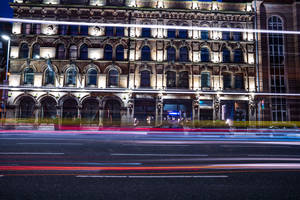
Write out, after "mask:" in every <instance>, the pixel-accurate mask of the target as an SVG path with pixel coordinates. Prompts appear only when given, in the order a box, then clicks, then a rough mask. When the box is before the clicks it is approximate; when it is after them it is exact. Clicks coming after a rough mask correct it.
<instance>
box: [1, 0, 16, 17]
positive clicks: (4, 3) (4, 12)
mask: <svg viewBox="0 0 300 200" xmlns="http://www.w3.org/2000/svg"><path fill="white" fill-rule="evenodd" d="M9 2H12V0H0V17H12V16H13V13H12V9H11V8H10V7H9V4H8V3H9Z"/></svg>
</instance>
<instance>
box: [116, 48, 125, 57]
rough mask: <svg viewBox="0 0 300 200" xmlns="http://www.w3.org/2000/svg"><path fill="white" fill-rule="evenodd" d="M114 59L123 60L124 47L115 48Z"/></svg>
mask: <svg viewBox="0 0 300 200" xmlns="http://www.w3.org/2000/svg"><path fill="white" fill-rule="evenodd" d="M116 59H117V60H124V47H123V46H122V45H119V46H117V48H116Z"/></svg>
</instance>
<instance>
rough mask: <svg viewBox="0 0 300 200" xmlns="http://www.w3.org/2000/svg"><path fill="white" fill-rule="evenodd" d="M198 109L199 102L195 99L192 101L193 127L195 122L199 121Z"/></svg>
mask: <svg viewBox="0 0 300 200" xmlns="http://www.w3.org/2000/svg"><path fill="white" fill-rule="evenodd" d="M199 116H200V107H199V100H198V99H196V100H194V101H193V124H194V125H195V122H197V121H199V119H200V117H199Z"/></svg>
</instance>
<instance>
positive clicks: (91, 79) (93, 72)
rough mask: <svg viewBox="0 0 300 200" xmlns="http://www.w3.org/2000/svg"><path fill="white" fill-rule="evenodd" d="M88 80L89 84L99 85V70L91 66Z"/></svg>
mask: <svg viewBox="0 0 300 200" xmlns="http://www.w3.org/2000/svg"><path fill="white" fill-rule="evenodd" d="M87 74H88V77H87V78H88V80H87V84H88V85H97V74H98V73H97V70H96V69H94V68H91V69H89V70H88V73H87Z"/></svg>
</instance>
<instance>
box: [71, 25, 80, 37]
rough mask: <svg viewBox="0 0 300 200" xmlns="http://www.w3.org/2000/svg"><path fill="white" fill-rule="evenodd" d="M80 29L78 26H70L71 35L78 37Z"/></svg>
mask: <svg viewBox="0 0 300 200" xmlns="http://www.w3.org/2000/svg"><path fill="white" fill-rule="evenodd" d="M78 29H79V27H78V26H76V25H71V26H70V35H78V31H79V30H78Z"/></svg>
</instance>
